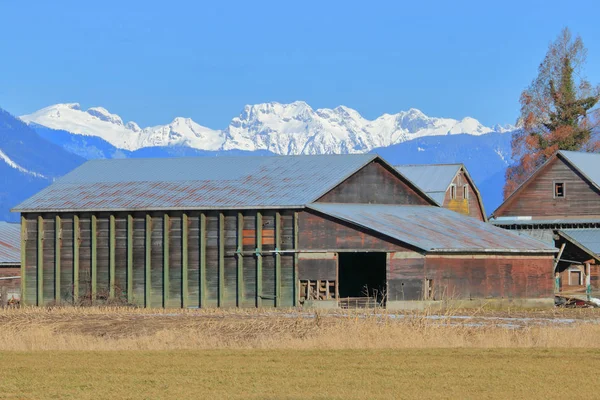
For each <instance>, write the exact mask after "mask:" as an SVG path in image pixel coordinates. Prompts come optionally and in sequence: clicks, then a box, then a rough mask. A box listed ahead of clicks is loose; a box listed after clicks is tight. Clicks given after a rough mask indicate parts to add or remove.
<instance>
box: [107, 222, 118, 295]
mask: <svg viewBox="0 0 600 400" xmlns="http://www.w3.org/2000/svg"><path fill="white" fill-rule="evenodd" d="M115 225H116V224H115V216H114V215H113V214H111V215H110V217H109V227H108V230H109V233H108V234H109V239H108V240H109V241H108V257H109V259H108V296H109V298H111V299H114V298H115V278H116V276H115V251H116V234H117V232H116V226H115Z"/></svg>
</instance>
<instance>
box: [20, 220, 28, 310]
mask: <svg viewBox="0 0 600 400" xmlns="http://www.w3.org/2000/svg"><path fill="white" fill-rule="evenodd" d="M26 250H27V219H26V218H25V215H23V214H21V303H22V304H27V251H26Z"/></svg>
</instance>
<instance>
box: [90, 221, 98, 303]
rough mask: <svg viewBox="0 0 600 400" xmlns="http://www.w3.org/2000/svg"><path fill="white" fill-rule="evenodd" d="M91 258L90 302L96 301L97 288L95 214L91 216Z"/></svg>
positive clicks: (96, 225) (96, 226) (96, 223)
mask: <svg viewBox="0 0 600 400" xmlns="http://www.w3.org/2000/svg"><path fill="white" fill-rule="evenodd" d="M90 223H91V236H92V238H91V244H92V251H91V258H92V261H91V263H92V298H91V300H92V304H93V303H94V302H95V301H96V294H97V290H98V220H97V217H96V215H94V214H92V217H91V221H90Z"/></svg>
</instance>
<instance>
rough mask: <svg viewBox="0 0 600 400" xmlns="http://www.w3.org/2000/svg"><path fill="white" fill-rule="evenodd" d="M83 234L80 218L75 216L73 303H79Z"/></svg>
mask: <svg viewBox="0 0 600 400" xmlns="http://www.w3.org/2000/svg"><path fill="white" fill-rule="evenodd" d="M80 236H81V232H80V230H79V216H78V215H74V216H73V302H74V303H75V304H77V303H78V302H79V244H80Z"/></svg>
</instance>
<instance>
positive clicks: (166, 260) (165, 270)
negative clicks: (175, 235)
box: [162, 213, 171, 308]
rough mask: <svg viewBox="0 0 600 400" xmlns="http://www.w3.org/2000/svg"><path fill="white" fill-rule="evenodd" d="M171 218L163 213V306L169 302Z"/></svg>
mask: <svg viewBox="0 0 600 400" xmlns="http://www.w3.org/2000/svg"><path fill="white" fill-rule="evenodd" d="M170 225H171V219H170V218H169V214H167V213H165V214H164V215H163V240H162V242H163V307H165V308H166V307H167V305H168V303H169V229H170Z"/></svg>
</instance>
